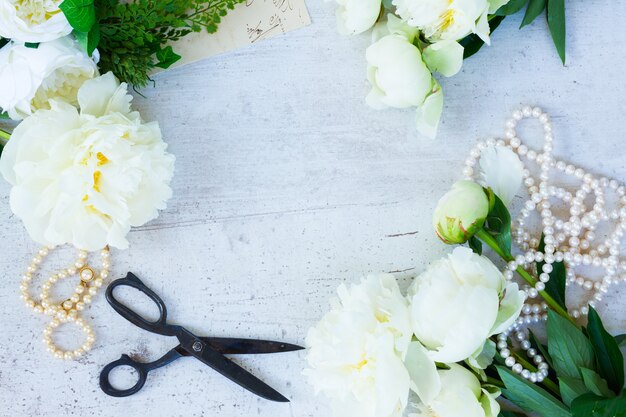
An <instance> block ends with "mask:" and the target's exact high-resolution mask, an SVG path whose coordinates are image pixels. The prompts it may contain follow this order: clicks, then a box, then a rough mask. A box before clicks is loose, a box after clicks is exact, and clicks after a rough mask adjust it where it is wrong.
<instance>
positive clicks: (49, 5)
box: [13, 0, 61, 25]
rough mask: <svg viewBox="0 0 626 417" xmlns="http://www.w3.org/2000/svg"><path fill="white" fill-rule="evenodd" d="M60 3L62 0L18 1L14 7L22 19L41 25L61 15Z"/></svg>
mask: <svg viewBox="0 0 626 417" xmlns="http://www.w3.org/2000/svg"><path fill="white" fill-rule="evenodd" d="M60 3H61V0H17V1H16V2H15V3H14V4H13V5H14V7H15V12H16V13H17V16H18V17H19V18H20V19H22V20H24V21H25V22H27V23H30V24H33V25H39V24H42V23H45V22H46V21H47V20H49V19H51V18H52V17H53V16H55V15H57V14H59V13H61V10H60V9H59V4H60Z"/></svg>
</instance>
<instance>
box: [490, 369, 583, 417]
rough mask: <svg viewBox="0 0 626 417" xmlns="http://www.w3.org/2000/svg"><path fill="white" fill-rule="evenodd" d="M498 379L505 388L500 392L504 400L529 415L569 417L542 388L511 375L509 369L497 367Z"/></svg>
mask: <svg viewBox="0 0 626 417" xmlns="http://www.w3.org/2000/svg"><path fill="white" fill-rule="evenodd" d="M496 369H497V370H498V374H499V375H500V379H501V380H502V382H503V383H504V385H505V386H506V389H503V390H502V394H503V395H504V397H505V398H507V399H508V400H510V401H511V402H513V403H514V404H515V405H517V406H519V407H520V408H522V409H524V410H525V411H527V412H529V413H538V414H540V415H541V416H544V417H571V414H570V413H569V410H568V409H567V407H566V406H565V405H564V404H563V403H562V402H560V401H559V400H557V399H556V398H555V397H554V396H553V395H552V394H550V393H549V392H548V391H546V390H544V389H543V388H541V387H539V386H537V385H536V384H533V383H531V382H529V381H527V380H526V379H523V378H521V377H520V376H518V375H517V374H515V373H513V371H511V370H510V369H508V368H506V367H503V366H497V367H496Z"/></svg>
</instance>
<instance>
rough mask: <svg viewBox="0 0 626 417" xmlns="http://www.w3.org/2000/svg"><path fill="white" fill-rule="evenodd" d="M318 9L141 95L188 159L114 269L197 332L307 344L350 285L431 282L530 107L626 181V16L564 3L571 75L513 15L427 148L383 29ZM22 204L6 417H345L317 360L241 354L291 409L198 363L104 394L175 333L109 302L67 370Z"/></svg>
mask: <svg viewBox="0 0 626 417" xmlns="http://www.w3.org/2000/svg"><path fill="white" fill-rule="evenodd" d="M308 6H309V8H310V13H311V17H312V20H313V24H312V25H311V26H310V27H307V28H305V29H302V30H299V31H296V32H292V33H289V34H287V35H286V36H283V37H279V38H275V39H272V40H270V41H267V42H263V43H259V44H257V45H256V46H254V47H250V48H245V49H242V50H238V51H234V52H231V53H228V54H225V55H222V56H219V57H216V58H212V59H209V60H206V61H203V62H199V63H196V64H192V65H190V66H187V67H184V68H180V69H176V70H172V71H170V72H167V73H164V74H161V75H159V76H158V77H157V79H156V81H157V87H156V88H155V89H152V88H148V89H146V90H144V91H143V94H145V96H146V99H143V98H141V97H138V98H137V99H136V101H135V106H136V107H137V108H138V109H140V110H141V111H142V113H143V115H144V117H145V119H147V120H153V119H158V120H159V122H160V124H161V127H162V130H163V133H164V136H165V138H166V140H167V141H168V142H169V144H170V150H171V151H172V152H173V153H174V154H175V155H176V156H177V158H178V159H177V164H176V176H175V179H174V181H173V188H174V198H173V199H172V200H171V201H170V203H169V206H168V208H167V210H166V211H164V212H163V213H162V214H161V217H159V219H158V220H156V221H154V222H153V223H151V224H148V225H146V226H144V227H141V228H139V229H135V230H133V231H132V233H131V234H130V242H131V247H130V249H129V250H127V251H123V252H121V251H114V253H113V271H114V273H113V276H114V277H121V276H123V275H124V274H125V273H126V272H127V271H129V270H132V271H134V272H136V273H137V274H138V275H139V276H140V277H142V278H143V279H144V280H145V281H146V282H147V283H149V284H150V285H151V286H153V288H155V289H156V290H157V291H158V292H160V293H161V294H162V296H163V297H164V298H165V300H166V302H167V304H168V305H169V307H170V316H171V318H172V319H173V320H175V321H177V322H179V323H181V324H186V325H188V326H189V327H190V328H191V329H192V330H195V331H197V332H198V333H201V334H207V335H229V336H249V337H263V338H272V339H280V340H285V341H288V342H295V343H303V341H304V337H305V335H306V332H307V329H308V328H309V327H310V326H311V325H313V324H314V323H315V322H316V321H317V320H318V319H319V318H320V317H321V315H322V314H323V313H324V312H325V311H326V310H327V307H328V304H327V299H328V298H329V297H330V296H331V295H332V294H333V293H334V291H335V288H336V287H337V285H338V284H339V283H340V282H342V281H350V282H353V281H356V280H358V279H359V277H360V276H361V275H362V274H365V273H368V272H370V271H402V273H401V275H404V276H409V275H410V274H411V273H415V272H416V271H417V272H419V271H421V270H423V269H424V267H425V266H426V265H427V264H428V263H429V262H430V261H432V260H434V259H435V258H437V257H439V256H441V255H442V254H443V253H444V252H445V251H446V250H447V249H448V248H447V247H445V246H444V245H443V244H441V243H440V242H439V241H438V240H437V238H436V237H435V235H434V233H433V232H432V228H431V224H430V223H431V212H432V209H433V207H434V205H435V202H436V200H437V198H438V197H439V196H440V195H441V194H442V193H443V192H444V191H445V190H446V189H447V188H448V187H449V186H450V184H451V183H452V182H453V181H454V180H455V179H457V178H458V177H459V176H460V171H461V169H462V164H463V160H464V159H465V156H466V154H467V152H468V151H469V149H470V148H471V147H472V146H473V143H474V141H475V140H477V139H478V138H481V137H487V136H490V135H498V134H501V132H502V130H503V124H504V120H505V118H506V117H507V116H508V114H509V113H510V111H511V110H512V109H514V108H516V107H517V106H518V105H520V104H521V103H529V104H537V105H541V106H543V107H544V108H546V109H547V110H549V111H550V112H551V113H552V115H553V119H554V128H555V134H556V142H555V152H556V154H557V155H558V156H561V157H563V158H565V159H567V160H571V161H573V162H576V163H579V164H581V165H582V166H584V167H586V168H588V169H590V170H592V171H594V172H601V173H603V174H606V175H610V176H613V177H616V178H618V179H620V180H626V164H625V162H624V140H625V139H624V132H625V129H624V117H625V116H624V115H625V114H626V104H625V101H624V96H625V94H626V86H625V84H624V75H623V74H624V72H625V71H626V48H625V47H624V42H623V36H622V33H623V28H624V26H625V25H626V6H623V5H621V4H618V3H615V2H610V1H606V0H604V1H600V0H588V1H585V2H568V10H567V17H568V24H569V34H568V42H569V43H568V48H567V52H568V56H569V62H568V64H567V65H566V66H565V67H563V66H562V65H561V63H560V61H559V60H558V58H557V56H556V54H555V52H554V50H553V46H552V44H551V40H550V35H549V33H548V31H547V28H546V24H545V21H544V20H543V19H541V18H540V19H538V20H537V21H536V22H535V23H534V24H533V25H531V26H530V27H527V28H525V29H524V30H523V31H521V32H520V31H518V29H517V28H518V26H519V22H520V19H521V16H516V17H513V18H510V19H507V20H506V21H505V22H504V23H503V24H502V26H501V27H500V29H498V31H497V32H496V34H495V36H494V37H493V46H492V47H491V48H487V49H485V50H484V51H482V52H481V53H480V54H479V55H477V56H475V57H474V58H472V59H470V60H468V61H467V62H466V63H465V65H464V68H463V70H462V72H461V73H460V74H458V75H457V76H456V77H454V78H452V79H447V80H444V81H443V86H444V91H445V94H446V99H445V100H446V102H445V110H444V116H443V123H442V125H441V128H440V134H439V138H438V139H437V140H435V141H431V140H427V139H424V138H420V137H418V136H417V134H416V131H415V128H414V114H413V112H412V111H408V110H407V111H402V110H389V111H385V112H377V111H374V110H371V109H369V108H368V107H367V106H366V105H365V103H364V97H365V95H366V93H367V91H368V84H367V81H366V80H365V59H364V51H365V48H366V46H367V45H368V42H369V37H368V36H367V35H363V36H358V37H352V38H348V37H341V36H339V35H338V34H337V32H336V29H335V17H334V6H333V5H332V4H329V3H322V2H318V1H310V2H309V4H308ZM8 194H9V187H8V185H7V184H6V183H4V182H1V183H0V219H2V227H1V228H0V237H1V239H0V254H1V256H0V277H1V278H2V285H0V309H1V310H2V320H0V404H1V405H0V416H2V417H4V416H37V415H48V416H78V417H85V416H91V417H100V416H129V417H134V416H148V415H149V416H164V417H173V416H185V417H192V416H202V415H206V416H217V415H219V416H224V417H227V416H228V417H230V416H246V417H247V416H253V415H260V416H272V417H279V416H281V417H282V416H296V417H307V416H316V417H324V416H328V415H329V410H328V408H327V407H326V406H325V405H324V403H323V402H322V401H321V400H319V399H316V398H314V397H313V394H312V390H311V388H310V387H309V386H308V385H307V383H306V381H305V380H304V379H303V377H302V376H301V371H302V368H303V367H304V354H302V353H295V354H285V355H282V356H276V355H270V356H266V357H260V356H259V357H250V358H245V362H244V363H245V366H246V367H247V368H248V369H250V370H252V371H253V372H254V373H255V374H257V375H259V376H260V377H261V378H262V379H264V380H266V381H267V382H269V383H270V384H271V385H272V386H274V387H276V388H277V389H278V390H279V391H281V392H283V393H284V394H286V395H287V396H288V397H289V398H290V399H291V400H292V402H291V403H290V404H274V403H270V402H267V401H263V400H260V399H258V398H256V397H254V396H253V395H250V394H249V393H247V392H245V391H244V390H242V389H240V388H239V387H238V386H236V385H234V384H232V383H230V382H228V381H227V380H226V379H224V378H222V377H220V376H218V375H216V374H215V373H214V372H211V371H209V370H208V369H207V368H205V367H203V366H200V365H199V364H198V363H197V362H196V361H194V360H181V361H178V362H177V363H176V364H175V365H172V366H171V367H168V368H165V369H161V370H160V371H157V372H155V373H154V374H152V375H151V376H150V380H149V381H148V384H147V386H146V388H145V389H144V390H143V391H142V392H141V393H139V394H137V395H135V396H133V397H130V398H126V399H116V398H111V397H107V396H106V395H104V394H103V393H102V392H101V391H100V389H99V387H98V374H99V372H100V369H101V368H102V366H103V365H104V364H106V363H108V362H109V361H111V360H114V359H116V358H117V357H119V355H120V354H121V353H131V352H135V353H138V354H140V355H142V356H143V357H144V358H146V359H155V358H157V357H158V356H160V355H161V354H162V353H164V352H165V351H166V350H168V349H169V348H171V347H173V346H174V344H175V341H174V340H170V339H168V338H164V337H158V336H154V335H151V334H148V333H147V332H143V331H141V330H139V329H137V328H135V327H134V326H133V325H131V324H130V323H128V322H126V321H125V320H123V319H122V318H121V317H119V316H118V315H117V314H116V313H114V312H113V310H112V309H111V308H110V307H109V306H108V305H107V303H106V302H105V300H104V296H103V294H102V293H100V294H99V295H98V297H97V299H96V301H95V303H94V304H93V305H92V306H91V307H90V308H89V310H88V312H87V313H86V316H87V318H88V319H89V321H90V322H91V323H93V325H94V327H95V331H96V333H97V337H98V338H97V341H96V344H95V349H94V351H93V352H92V353H90V354H89V355H88V356H87V357H86V358H83V359H81V360H80V361H78V362H76V363H73V362H70V363H68V362H63V361H59V360H56V359H53V358H51V357H50V356H49V355H48V354H47V353H46V352H45V351H44V346H43V344H42V343H41V341H40V340H41V330H42V329H43V325H44V323H45V321H44V319H43V318H42V317H35V316H33V315H31V313H30V312H29V311H28V310H26V309H25V307H24V306H23V305H22V304H21V302H20V300H19V299H18V285H19V283H18V279H19V278H18V277H19V275H20V273H21V271H22V270H23V269H24V267H25V265H26V263H27V262H28V260H29V259H30V257H31V255H32V253H33V252H34V251H35V250H36V249H37V247H36V245H34V244H33V243H32V242H31V240H30V239H29V237H28V236H27V234H26V232H25V230H24V228H23V227H22V225H21V223H20V222H19V221H18V220H17V219H16V218H15V217H14V216H13V215H12V214H11V212H10V210H9V201H8ZM68 254H69V252H68ZM624 290H625V287H624V286H621V287H615V290H614V293H612V294H611V295H610V296H609V297H608V298H607V299H606V300H605V301H604V302H602V303H601V305H600V306H599V310H600V311H601V313H602V314H603V316H604V317H605V319H606V320H607V321H608V322H609V328H610V329H611V330H612V331H619V330H622V331H623V330H626V316H625V315H624V313H626V303H624V301H623V294H624ZM70 334H74V333H73V330H72V329H71V328H70V329H69V330H68V334H67V335H61V336H62V337H63V336H69V335H70Z"/></svg>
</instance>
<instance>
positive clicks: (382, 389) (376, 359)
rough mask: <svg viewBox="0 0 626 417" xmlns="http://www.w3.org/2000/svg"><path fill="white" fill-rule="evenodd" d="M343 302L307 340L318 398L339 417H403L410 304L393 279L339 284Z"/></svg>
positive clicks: (371, 278)
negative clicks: (325, 400)
mask: <svg viewBox="0 0 626 417" xmlns="http://www.w3.org/2000/svg"><path fill="white" fill-rule="evenodd" d="M337 293H338V295H339V299H337V300H333V303H332V309H331V311H330V312H329V313H327V314H326V315H325V316H324V317H323V318H322V320H321V321H320V322H319V323H318V325H317V326H316V327H314V328H312V329H311V330H309V334H308V336H307V339H306V344H307V347H308V349H309V351H308V355H307V361H308V365H309V368H308V369H306V370H305V371H304V374H305V375H306V376H307V377H308V379H309V382H310V383H311V384H312V385H313V387H314V388H315V391H316V394H317V393H323V394H325V395H326V396H327V397H328V398H329V399H330V400H331V404H332V408H333V413H334V415H335V416H336V417H350V416H359V417H401V416H402V412H403V410H404V409H405V408H406V405H407V401H408V394H409V388H410V382H409V375H408V372H407V370H406V368H405V366H404V364H403V362H402V359H403V357H404V356H405V355H406V353H407V350H408V347H409V343H410V340H411V337H412V330H411V325H410V319H409V311H408V303H407V301H406V299H405V298H404V297H403V296H402V294H401V293H400V289H399V288H398V284H397V282H396V279H395V278H394V277H393V275H389V274H379V275H373V276H368V277H367V278H366V279H364V280H363V281H362V282H361V283H360V284H359V285H353V286H351V287H350V288H347V287H346V286H345V285H341V286H340V287H339V289H338V291H337Z"/></svg>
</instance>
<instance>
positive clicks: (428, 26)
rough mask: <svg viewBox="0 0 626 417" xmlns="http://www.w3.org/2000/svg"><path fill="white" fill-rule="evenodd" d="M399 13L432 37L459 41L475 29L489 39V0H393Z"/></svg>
mask: <svg viewBox="0 0 626 417" xmlns="http://www.w3.org/2000/svg"><path fill="white" fill-rule="evenodd" d="M392 3H393V5H394V6H396V8H397V13H398V14H399V15H400V17H402V19H404V20H405V21H407V23H408V24H409V25H411V26H414V27H416V28H419V29H420V30H421V31H423V32H424V36H425V37H426V39H428V40H429V41H434V42H437V41H441V40H452V41H456V40H459V39H462V38H464V37H465V36H467V35H469V34H471V33H475V34H477V35H478V36H480V38H481V39H482V40H483V41H485V42H486V43H487V44H488V43H489V23H488V21H487V15H488V12H489V7H490V3H489V1H487V0H393V1H392Z"/></svg>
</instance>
